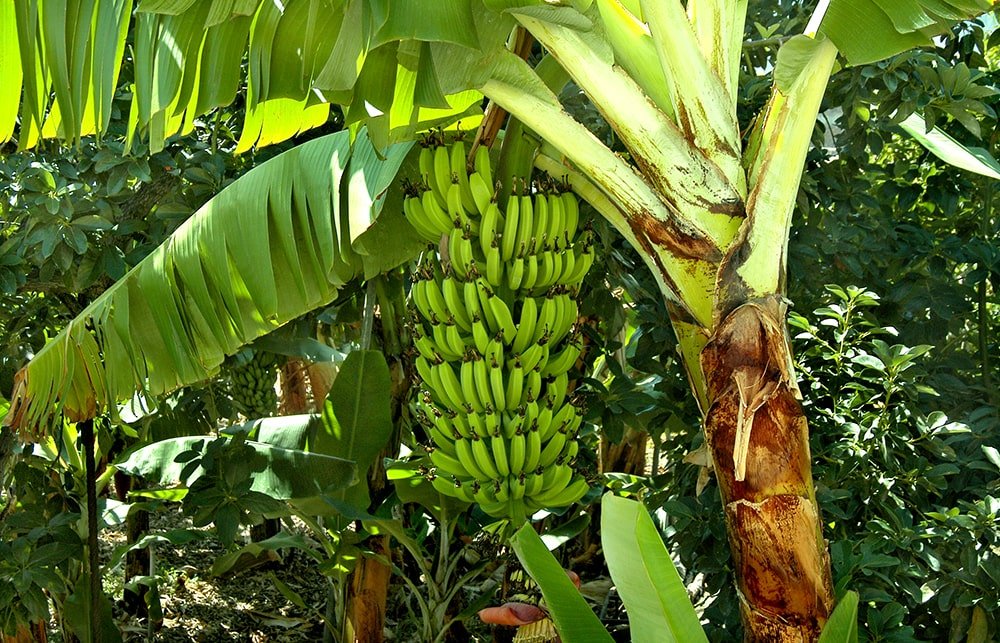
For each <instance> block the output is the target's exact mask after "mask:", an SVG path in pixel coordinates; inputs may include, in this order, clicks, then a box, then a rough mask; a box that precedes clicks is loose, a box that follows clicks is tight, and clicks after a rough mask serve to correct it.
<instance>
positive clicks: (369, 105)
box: [0, 0, 504, 151]
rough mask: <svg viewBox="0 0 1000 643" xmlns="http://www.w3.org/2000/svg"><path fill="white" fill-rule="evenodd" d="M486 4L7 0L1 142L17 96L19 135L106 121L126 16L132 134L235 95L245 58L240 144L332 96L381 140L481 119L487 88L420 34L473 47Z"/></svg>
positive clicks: (84, 130) (31, 141)
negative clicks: (451, 74)
mask: <svg viewBox="0 0 1000 643" xmlns="http://www.w3.org/2000/svg"><path fill="white" fill-rule="evenodd" d="M476 4H477V3H476V2H471V3H470V2H469V0H434V2H414V3H390V2H388V1H387V0H286V1H285V2H281V3H278V2H263V1H262V0H212V1H208V0H206V1H198V2H194V1H191V0H183V1H172V0H145V1H142V2H138V6H137V7H135V6H133V0H8V1H6V2H3V3H0V78H3V80H4V82H3V86H2V87H0V143H2V142H4V141H6V140H7V139H8V138H10V136H11V135H12V134H13V133H14V129H15V123H16V121H17V115H18V107H19V106H20V113H21V118H20V128H19V132H18V136H19V142H20V145H21V147H31V146H33V145H35V144H36V143H37V142H38V140H39V138H40V137H43V136H46V137H58V138H61V139H65V140H70V141H77V140H79V138H80V137H81V136H86V135H88V134H98V135H100V134H102V133H103V132H104V131H105V130H106V129H107V127H108V122H109V119H110V113H111V112H110V110H111V101H112V100H113V98H114V92H115V89H116V86H117V84H118V78H119V71H120V69H121V66H122V62H123V60H124V53H125V39H126V35H127V33H128V30H129V27H130V26H131V27H132V34H133V43H132V44H133V46H132V52H133V62H134V72H135V78H134V87H133V90H134V92H133V95H134V99H133V103H132V113H131V116H130V132H129V138H130V139H131V138H132V137H133V136H134V135H135V134H136V133H137V132H138V131H142V132H145V133H146V134H147V135H148V137H149V141H150V148H151V149H152V150H153V151H156V150H158V149H160V148H162V146H163V143H164V141H165V139H167V138H168V137H170V136H172V135H174V134H177V133H184V132H188V131H190V130H191V128H192V127H193V125H194V119H195V118H196V117H197V116H200V115H202V114H205V113H206V112H208V111H210V110H212V109H215V108H218V107H222V106H225V105H228V104H229V103H231V102H232V101H233V100H234V99H235V97H236V94H237V91H238V89H239V88H240V86H241V83H242V82H243V74H244V72H243V69H244V65H243V61H244V60H245V59H246V60H247V61H248V62H249V64H248V65H246V69H247V72H246V73H247V78H246V83H247V96H246V104H247V109H246V120H245V123H244V128H243V132H242V136H241V139H240V143H239V149H241V150H245V149H248V148H249V147H250V146H252V145H255V144H258V145H266V144H269V143H273V142H277V141H281V140H285V139H288V138H290V137H292V136H294V135H295V134H297V133H299V132H302V131H304V130H306V129H309V128H312V127H316V126H318V125H321V124H323V123H324V122H326V120H327V117H328V115H329V105H330V104H331V103H336V104H341V105H346V106H348V109H347V110H346V113H347V114H348V117H349V120H350V122H356V121H361V120H365V121H367V122H368V123H369V126H370V129H371V130H372V136H373V138H375V139H376V140H378V141H379V142H380V146H382V145H385V144H387V143H389V142H390V138H393V139H396V140H402V139H403V138H406V137H408V136H409V135H411V134H412V133H413V132H414V131H416V130H421V129H427V128H429V127H435V126H440V125H447V124H450V123H454V122H455V121H456V120H457V118H459V117H461V118H463V125H464V126H465V127H470V126H475V124H476V123H477V118H478V116H477V113H478V111H479V107H478V104H479V102H480V101H481V99H482V97H481V95H480V94H479V93H477V92H475V91H472V88H471V87H468V86H463V87H454V83H450V82H447V81H445V82H442V79H441V78H440V74H439V73H438V71H437V65H436V62H435V60H434V58H433V55H432V51H431V48H430V47H429V46H424V45H421V41H423V42H424V43H429V42H435V43H441V44H445V45H448V46H449V47H457V48H461V49H469V50H472V49H477V48H478V47H479V44H480V35H481V33H482V32H481V30H480V29H479V27H478V26H477V18H476V17H475V10H476ZM479 13H480V14H481V13H482V12H479ZM503 38H504V35H503V34H500V35H497V36H494V37H493V39H494V40H497V39H498V40H497V41H498V42H502V41H503ZM400 40H406V41H407V42H405V43H403V44H400V42H399V41H400ZM485 40H489V38H485ZM355 95H357V100H355Z"/></svg>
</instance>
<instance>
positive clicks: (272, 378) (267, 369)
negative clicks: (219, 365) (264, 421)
mask: <svg viewBox="0 0 1000 643" xmlns="http://www.w3.org/2000/svg"><path fill="white" fill-rule="evenodd" d="M228 372H229V394H230V397H232V399H233V402H234V403H235V405H236V407H237V409H238V410H239V411H240V413H242V414H243V415H244V416H245V417H246V418H247V419H253V418H261V417H270V416H272V415H274V414H275V412H276V411H277V409H278V394H277V392H276V391H275V390H274V385H275V382H276V381H277V379H278V362H277V359H276V358H275V355H274V354H273V353H265V352H263V351H254V354H253V357H252V358H251V359H250V361H249V362H247V363H246V364H243V365H240V366H233V367H232V368H230V369H228Z"/></svg>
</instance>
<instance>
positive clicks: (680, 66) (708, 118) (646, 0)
mask: <svg viewBox="0 0 1000 643" xmlns="http://www.w3.org/2000/svg"><path fill="white" fill-rule="evenodd" d="M639 4H640V5H641V6H642V12H643V15H644V16H645V18H646V22H647V23H648V24H649V31H650V33H651V34H652V36H653V42H654V43H655V44H656V53H657V55H658V56H659V58H660V66H661V67H662V68H663V74H664V76H666V77H667V79H669V80H670V81H671V82H673V88H672V91H671V94H672V95H673V97H674V101H675V111H676V113H677V118H678V122H679V124H680V126H681V129H682V130H684V132H685V133H686V134H687V135H688V136H691V137H692V138H693V140H694V144H695V145H696V146H697V147H698V148H700V149H702V150H705V151H706V152H707V153H709V154H710V155H711V158H712V160H713V161H714V162H715V163H717V164H718V165H719V167H720V168H721V170H722V173H723V175H724V176H725V177H726V178H727V179H728V180H729V181H730V183H731V184H732V185H734V186H736V189H737V191H738V192H739V193H740V194H745V193H746V192H745V184H744V183H743V180H744V175H743V170H742V168H741V167H740V131H739V124H738V123H737V121H736V101H735V100H734V99H733V98H732V94H730V93H729V92H727V90H726V86H725V84H724V82H725V81H724V80H723V79H722V78H720V77H719V76H718V75H717V74H716V71H715V70H713V69H712V66H711V65H710V64H709V61H708V59H707V58H706V57H705V55H704V54H703V53H702V50H701V48H700V46H699V42H698V37H697V35H696V34H695V31H694V28H693V27H692V25H691V22H690V21H689V20H688V17H687V15H686V14H685V12H684V8H683V7H682V6H681V3H680V0H641V2H640V3H639ZM728 35H729V34H726V36H727V37H726V38H725V40H726V41H729V40H730V38H729V37H728ZM740 38H741V39H742V26H741V28H740ZM720 46H724V47H725V49H727V50H728V49H729V47H728V46H725V45H720ZM726 65H727V67H728V65H729V61H728V54H727V62H726Z"/></svg>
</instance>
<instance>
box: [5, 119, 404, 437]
mask: <svg viewBox="0 0 1000 643" xmlns="http://www.w3.org/2000/svg"><path fill="white" fill-rule="evenodd" d="M349 138H350V137H349V134H348V133H347V132H340V133H337V134H333V135H330V136H325V137H322V138H319V139H316V140H313V141H310V142H308V143H304V144H302V145H300V146H298V147H295V148H293V149H291V150H289V151H288V152H285V153H283V154H281V155H279V156H277V157H275V158H273V159H271V160H269V161H267V162H266V163H263V164H261V165H259V166H258V167H256V168H254V169H253V170H251V171H250V172H248V173H247V174H246V175H244V176H243V177H241V178H240V179H238V180H237V181H235V182H234V183H232V184H231V185H230V186H228V187H227V188H226V189H224V190H223V191H222V192H220V193H219V194H218V195H217V196H216V197H214V198H213V199H212V200H210V201H209V202H208V203H206V204H205V205H204V206H203V207H202V208H201V209H200V210H198V212H196V213H195V214H194V215H192V217H191V218H190V219H189V220H188V221H186V222H185V223H184V224H183V225H182V226H181V227H180V228H178V229H177V231H176V232H174V234H173V235H171V236H170V238H168V239H167V241H166V242H164V243H163V244H162V245H161V246H160V247H159V248H157V249H156V250H154V251H153V252H152V253H151V254H150V255H149V256H148V257H147V258H146V259H145V260H143V261H142V262H141V263H140V264H139V265H137V266H136V267H135V268H133V269H132V270H131V271H130V272H129V273H128V274H126V275H125V277H123V278H122V279H121V280H119V281H118V282H116V283H115V284H114V286H112V287H111V288H110V289H109V290H107V291H106V292H105V293H104V294H103V295H101V296H100V297H99V298H97V299H96V300H95V301H94V302H93V303H92V304H91V305H90V306H88V307H87V308H86V309H85V310H84V311H83V312H82V313H81V314H80V315H79V316H77V317H76V318H75V319H73V320H72V321H71V322H70V323H69V324H68V325H67V327H66V328H65V329H64V330H63V332H61V333H60V334H59V335H57V336H56V337H55V338H53V339H52V340H50V341H49V342H48V343H47V344H46V345H45V347H44V348H43V349H42V350H41V351H39V352H38V354H37V355H35V357H34V359H32V360H31V362H29V364H28V365H27V366H26V367H24V368H23V369H22V370H21V371H20V372H19V373H18V374H17V377H16V380H15V393H14V395H13V397H12V406H11V411H10V413H9V414H8V416H7V418H6V422H7V423H8V424H9V425H12V426H14V427H17V428H18V429H19V430H21V431H22V434H23V435H25V436H26V437H30V436H33V435H38V434H40V433H44V432H45V431H46V430H47V428H48V427H50V426H54V425H55V424H56V423H57V422H58V420H57V416H58V414H60V413H63V414H65V416H66V417H68V418H69V419H70V420H72V421H78V420H81V419H85V418H88V417H93V416H94V415H95V414H97V413H98V412H111V413H114V412H115V410H116V408H117V407H116V405H117V403H118V402H120V401H124V400H128V399H131V398H132V397H133V396H134V395H135V394H136V392H140V393H143V394H147V395H152V396H158V395H163V394H165V393H168V392H170V391H172V390H175V389H177V388H179V387H181V386H185V385H188V384H191V383H195V382H198V381H202V380H204V379H206V378H208V377H209V376H211V375H212V374H213V373H214V372H216V371H217V369H218V367H219V365H220V364H221V363H222V361H223V360H224V359H225V357H226V356H227V355H230V354H232V353H234V352H236V351H237V350H238V349H239V348H240V347H241V346H243V345H245V344H247V343H249V342H251V341H253V340H254V339H256V338H257V337H260V336H262V335H265V334H266V333H268V332H270V331H272V330H274V329H276V328H278V327H279V326H281V325H282V324H284V323H286V322H288V321H290V320H291V319H294V318H295V317H298V316H299V315H302V314H303V313H305V312H308V311H310V310H313V309H315V308H317V307H319V306H323V305H325V304H327V303H329V302H330V301H331V300H332V299H333V298H334V297H335V296H336V293H337V290H338V288H340V287H341V286H342V285H344V284H345V283H346V282H348V281H350V280H351V279H354V278H356V277H358V276H360V275H362V274H364V273H365V272H370V271H367V270H366V266H368V265H372V264H375V265H377V266H378V267H379V268H380V269H386V268H387V266H386V265H385V263H386V262H385V261H384V258H385V257H386V256H389V257H393V258H394V261H392V262H388V263H390V264H392V266H395V265H399V263H401V262H403V261H405V260H406V259H407V258H409V257H412V256H414V255H415V254H416V252H417V251H419V249H420V248H421V247H422V246H423V244H422V242H421V241H420V240H419V238H418V237H417V235H416V233H415V232H414V231H413V230H412V228H410V227H409V224H407V223H405V221H402V220H401V218H394V219H393V220H392V222H391V225H388V224H386V225H381V226H380V225H379V224H378V223H376V217H377V216H378V215H379V213H380V211H381V209H382V207H383V205H384V204H385V203H386V201H387V198H386V197H387V195H389V193H390V192H391V191H390V189H389V186H390V185H391V182H392V179H393V178H394V177H395V173H396V170H397V169H398V168H399V166H400V164H401V163H402V160H403V158H404V157H405V156H406V154H407V152H408V151H409V149H410V147H411V145H410V144H401V145H397V146H393V147H391V148H388V149H387V150H386V152H385V154H386V155H385V157H384V160H383V159H380V158H379V157H378V156H377V155H376V154H374V153H373V152H372V151H371V149H370V148H371V144H370V142H369V140H368V138H367V136H365V134H364V131H362V133H361V134H360V135H359V136H358V138H357V140H355V142H354V144H353V146H352V145H351V143H350V140H349ZM365 232H368V233H369V234H373V235H375V234H377V235H378V236H379V237H380V238H381V239H382V243H381V244H369V245H368V248H367V250H366V252H367V253H368V254H366V255H361V254H359V253H358V252H356V251H355V249H354V242H355V241H356V240H357V239H358V238H359V237H360V236H361V235H362V233H365Z"/></svg>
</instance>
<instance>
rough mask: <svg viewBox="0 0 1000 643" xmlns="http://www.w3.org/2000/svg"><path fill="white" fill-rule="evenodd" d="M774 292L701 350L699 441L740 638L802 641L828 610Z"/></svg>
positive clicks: (805, 451) (735, 316)
mask: <svg viewBox="0 0 1000 643" xmlns="http://www.w3.org/2000/svg"><path fill="white" fill-rule="evenodd" d="M791 364H792V360H791V348H790V346H789V342H788V337H787V334H786V332H785V305H784V303H783V300H782V299H781V298H780V297H779V296H774V297H769V298H766V299H762V300H758V301H752V302H748V303H745V304H743V305H741V306H739V307H737V308H735V309H734V310H732V311H731V312H729V313H728V314H726V315H724V316H723V317H722V319H721V320H720V322H719V323H718V324H717V326H716V330H715V333H714V334H713V336H712V338H711V340H710V341H709V343H708V344H707V345H706V346H705V348H704V349H703V350H702V353H701V366H702V369H703V372H704V373H705V375H706V378H707V384H708V399H709V406H708V412H707V414H706V418H705V435H706V441H707V443H708V446H709V449H710V452H711V455H712V461H713V463H714V466H715V472H716V475H717V476H718V480H719V487H720V490H721V493H722V499H723V504H724V506H725V513H726V522H727V527H728V533H729V542H730V547H731V549H732V553H733V562H734V566H735V574H736V582H737V588H738V590H739V593H740V598H741V611H742V614H743V623H744V626H745V628H746V640H748V641H811V640H815V639H816V638H818V636H819V633H820V631H821V629H822V626H823V624H824V623H825V622H826V619H827V617H828V616H829V614H830V611H831V609H832V607H833V603H834V600H833V589H832V582H831V576H830V561H829V556H828V554H827V547H826V542H825V541H824V540H823V535H822V534H823V532H822V522H821V520H820V516H819V507H818V506H817V504H816V497H815V493H814V490H813V484H812V469H811V458H810V452H809V431H808V426H807V423H806V419H805V415H804V414H803V411H802V406H801V404H800V402H799V399H800V394H799V391H798V387H797V386H796V384H795V380H794V375H793V372H792V366H791Z"/></svg>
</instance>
